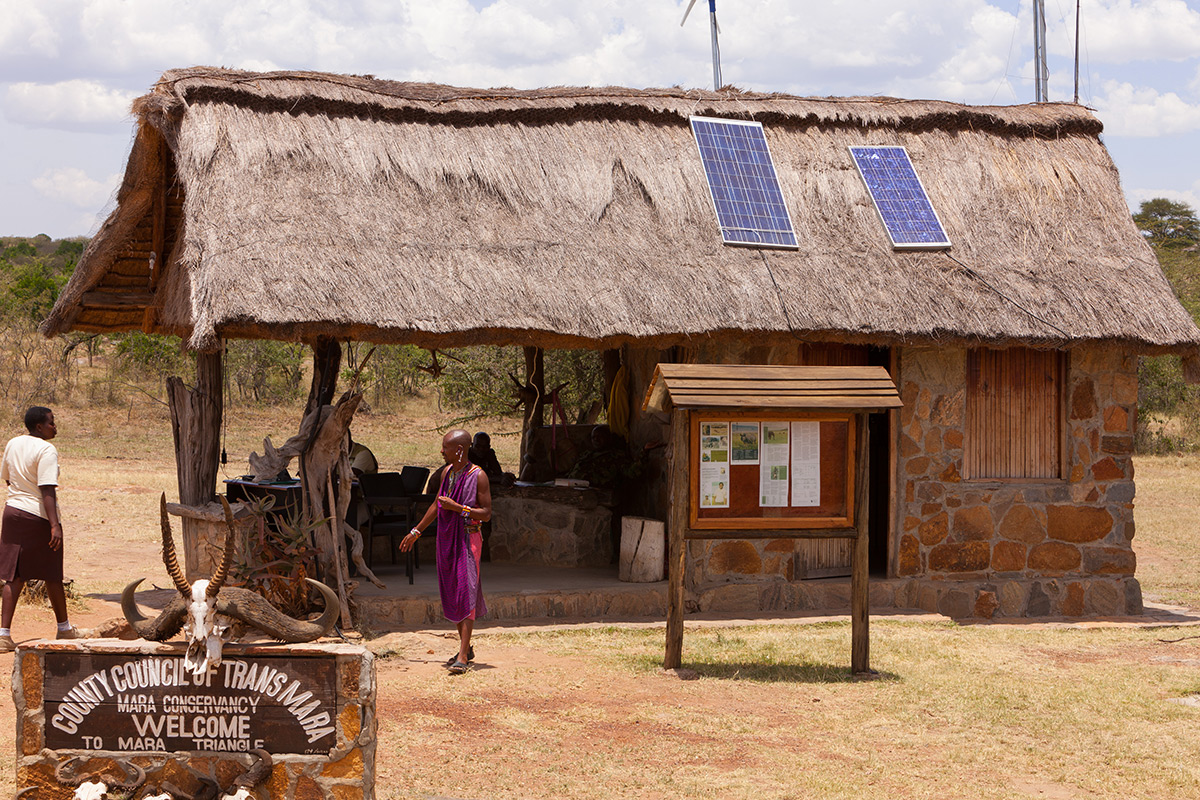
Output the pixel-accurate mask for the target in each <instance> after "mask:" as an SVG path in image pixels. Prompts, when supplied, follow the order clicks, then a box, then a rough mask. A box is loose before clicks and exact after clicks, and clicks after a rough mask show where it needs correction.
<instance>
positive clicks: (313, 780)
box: [12, 639, 375, 800]
mask: <svg viewBox="0 0 1200 800" xmlns="http://www.w3.org/2000/svg"><path fill="white" fill-rule="evenodd" d="M65 651H70V652H72V653H81V654H83V655H84V656H87V655H90V654H103V655H104V656H111V655H114V654H115V655H117V656H125V657H127V658H128V659H129V660H130V663H131V664H132V663H133V661H135V660H137V659H139V658H145V657H147V656H158V657H179V656H181V655H182V654H183V652H184V648H183V646H182V645H180V644H158V643H153V642H146V641H142V640H139V641H136V642H124V641H118V640H112V639H94V640H86V639H84V640H76V641H63V642H57V641H40V642H33V643H30V644H27V645H22V647H21V648H20V650H18V652H17V654H16V657H15V659H14V668H13V684H12V685H13V701H14V703H15V705H16V713H17V736H16V741H15V748H16V767H17V782H16V785H17V787H18V789H23V788H26V787H37V791H36V792H35V793H34V794H32V795H29V796H32V797H36V798H41V800H49V799H50V798H62V800H67V798H70V797H71V796H72V793H73V791H74V787H72V786H64V785H60V784H59V783H58V782H57V781H56V780H55V768H56V766H58V765H59V764H60V763H61V762H63V761H65V760H67V759H71V758H74V757H79V758H81V759H82V761H83V770H82V771H81V774H89V773H93V772H101V773H103V772H106V771H107V772H110V773H115V770H114V768H113V762H125V763H132V764H136V765H137V766H139V767H141V768H142V769H143V770H145V773H146V781H145V784H144V785H145V786H148V787H159V786H161V785H162V784H163V783H164V782H168V783H171V784H173V785H174V786H176V787H178V789H179V790H181V791H183V792H186V793H188V795H189V796H190V795H192V794H195V793H197V792H199V791H200V790H201V789H202V788H203V787H204V785H205V780H206V779H207V780H213V781H216V782H217V784H218V785H219V786H220V787H221V788H222V794H224V790H225V789H227V788H228V787H229V786H230V785H231V784H232V782H233V781H234V780H235V779H236V778H237V777H239V776H240V775H242V774H243V773H244V772H245V771H246V769H247V768H248V767H249V766H250V765H251V764H252V763H254V761H255V760H256V759H255V757H254V756H252V755H250V754H249V753H233V752H212V751H193V752H154V751H143V750H140V749H139V750H136V751H118V750H108V749H86V750H85V749H50V748H49V747H47V741H48V737H47V734H48V730H47V725H49V724H50V721H51V720H50V719H48V717H50V716H52V715H51V714H48V713H47V712H48V710H49V709H47V707H46V705H47V699H46V697H45V694H44V689H45V687H46V686H47V685H48V684H47V680H48V679H50V678H51V677H52V676H51V675H48V673H47V670H46V669H45V664H46V656H47V654H50V653H55V652H65ZM239 656H243V657H246V658H253V657H259V658H271V659H279V660H280V661H281V662H283V661H286V660H287V659H288V658H289V657H290V656H296V657H300V656H303V657H305V658H328V659H330V660H332V661H333V662H334V664H335V666H334V669H333V674H334V675H335V682H336V686H334V687H331V689H332V692H333V693H334V696H336V697H337V711H336V713H334V714H331V717H332V718H333V719H332V721H331V722H330V723H329V724H331V725H332V726H333V727H334V728H335V731H334V736H335V739H334V741H333V744H332V749H330V750H329V752H328V753H319V754H314V755H304V754H296V753H287V754H274V753H273V754H272V755H273V767H272V770H271V773H270V775H269V776H268V777H267V778H266V780H265V781H264V782H263V783H262V784H260V785H259V787H258V788H257V790H256V791H255V795H256V796H258V797H260V798H266V797H270V798H272V799H273V800H285V798H286V800H372V798H373V797H374V790H375V663H374V658H373V656H372V655H371V654H370V652H368V651H367V650H365V649H363V648H361V647H357V646H353V645H344V644H309V645H243V646H238V645H226V646H225V658H226V660H230V659H235V658H237V657H239ZM218 669H220V668H218ZM91 686H92V687H93V688H95V689H96V696H97V698H98V699H102V700H103V701H104V702H111V701H113V700H115V699H116V698H115V697H112V696H106V695H105V694H104V693H103V691H101V689H100V688H99V684H96V683H92V684H91ZM177 691H179V692H180V693H182V692H183V691H184V690H183V689H179V690H177ZM164 705H165V704H164ZM118 711H120V709H118ZM92 713H95V712H92ZM112 738H114V737H106V739H108V740H110V741H111V739H112ZM110 746H111V745H110ZM263 747H264V748H265V749H267V750H268V751H270V750H271V746H270V743H269V742H266V743H264V744H263Z"/></svg>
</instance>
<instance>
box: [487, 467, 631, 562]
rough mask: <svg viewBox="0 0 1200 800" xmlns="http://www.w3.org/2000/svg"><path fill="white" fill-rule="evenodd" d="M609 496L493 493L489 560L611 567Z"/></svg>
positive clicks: (535, 490) (541, 490)
mask: <svg viewBox="0 0 1200 800" xmlns="http://www.w3.org/2000/svg"><path fill="white" fill-rule="evenodd" d="M611 506H612V496H611V494H610V493H609V492H606V491H604V490H600V489H570V488H567V487H549V486H547V487H534V486H528V487H521V486H518V487H507V488H499V487H498V488H497V489H496V490H495V491H494V492H493V494H492V530H491V535H490V536H489V539H488V550H489V554H490V555H491V560H492V561H501V562H505V561H506V562H510V563H513V564H537V565H542V566H550V567H607V566H609V564H611V563H613V552H614V550H613V529H612V522H613V518H612V516H613V515H612V510H611Z"/></svg>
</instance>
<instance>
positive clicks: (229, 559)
mask: <svg viewBox="0 0 1200 800" xmlns="http://www.w3.org/2000/svg"><path fill="white" fill-rule="evenodd" d="M221 508H223V509H224V510H225V529H226V530H225V552H224V553H222V554H221V563H220V565H219V566H218V567H217V569H216V571H215V572H213V576H212V578H210V579H209V581H208V591H207V594H208V597H209V599H212V598H214V597H216V596H217V592H219V591H221V587H222V586H224V585H225V579H226V578H227V577H229V565H230V564H232V563H233V542H234V539H235V537H236V535H237V534H236V532H235V530H234V527H233V509H231V508H230V507H229V501H228V500H226V499H225V497H224V495H222V496H221Z"/></svg>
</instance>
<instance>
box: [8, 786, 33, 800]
mask: <svg viewBox="0 0 1200 800" xmlns="http://www.w3.org/2000/svg"><path fill="white" fill-rule="evenodd" d="M37 788H38V787H36V786H26V787H25V788H24V789H18V790H17V792H16V794H14V795H13V800H21V797H22V796H23V795H26V794H29V793H30V792H32V791H34V790H36V789H37Z"/></svg>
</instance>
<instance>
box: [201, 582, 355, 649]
mask: <svg viewBox="0 0 1200 800" xmlns="http://www.w3.org/2000/svg"><path fill="white" fill-rule="evenodd" d="M304 580H305V581H306V582H307V583H309V584H310V585H312V586H313V588H315V589H316V590H317V591H319V592H320V593H321V595H322V596H323V597H324V598H325V610H324V611H323V612H321V616H320V617H319V618H318V619H315V620H313V621H312V622H308V621H306V620H300V619H295V618H293V617H289V616H288V615H287V614H284V613H283V612H282V611H280V610H279V609H277V608H275V606H273V605H271V604H270V603H268V602H267V601H266V600H264V599H263V598H262V596H261V595H257V594H255V593H254V592H252V591H250V590H249V589H226V590H225V592H224V593H223V594H222V595H221V597H220V598H219V599H218V600H217V613H218V614H224V615H225V616H227V617H233V618H234V619H238V620H241V621H242V622H244V623H246V624H247V625H249V626H251V627H253V628H256V629H258V630H260V631H262V632H263V633H265V634H267V635H268V636H271V637H273V638H275V639H279V640H280V641H284V642H311V641H313V640H314V639H320V638H321V637H322V636H324V635H325V634H327V633H329V631H330V630H331V629H332V628H333V626H334V624H335V623H336V622H337V620H338V615H339V614H340V613H341V604H340V603H339V602H338V597H337V595H336V594H334V591H333V589H330V588H329V587H328V586H326V585H325V584H323V583H319V582H318V581H314V580H312V579H311V578H305V579H304Z"/></svg>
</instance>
